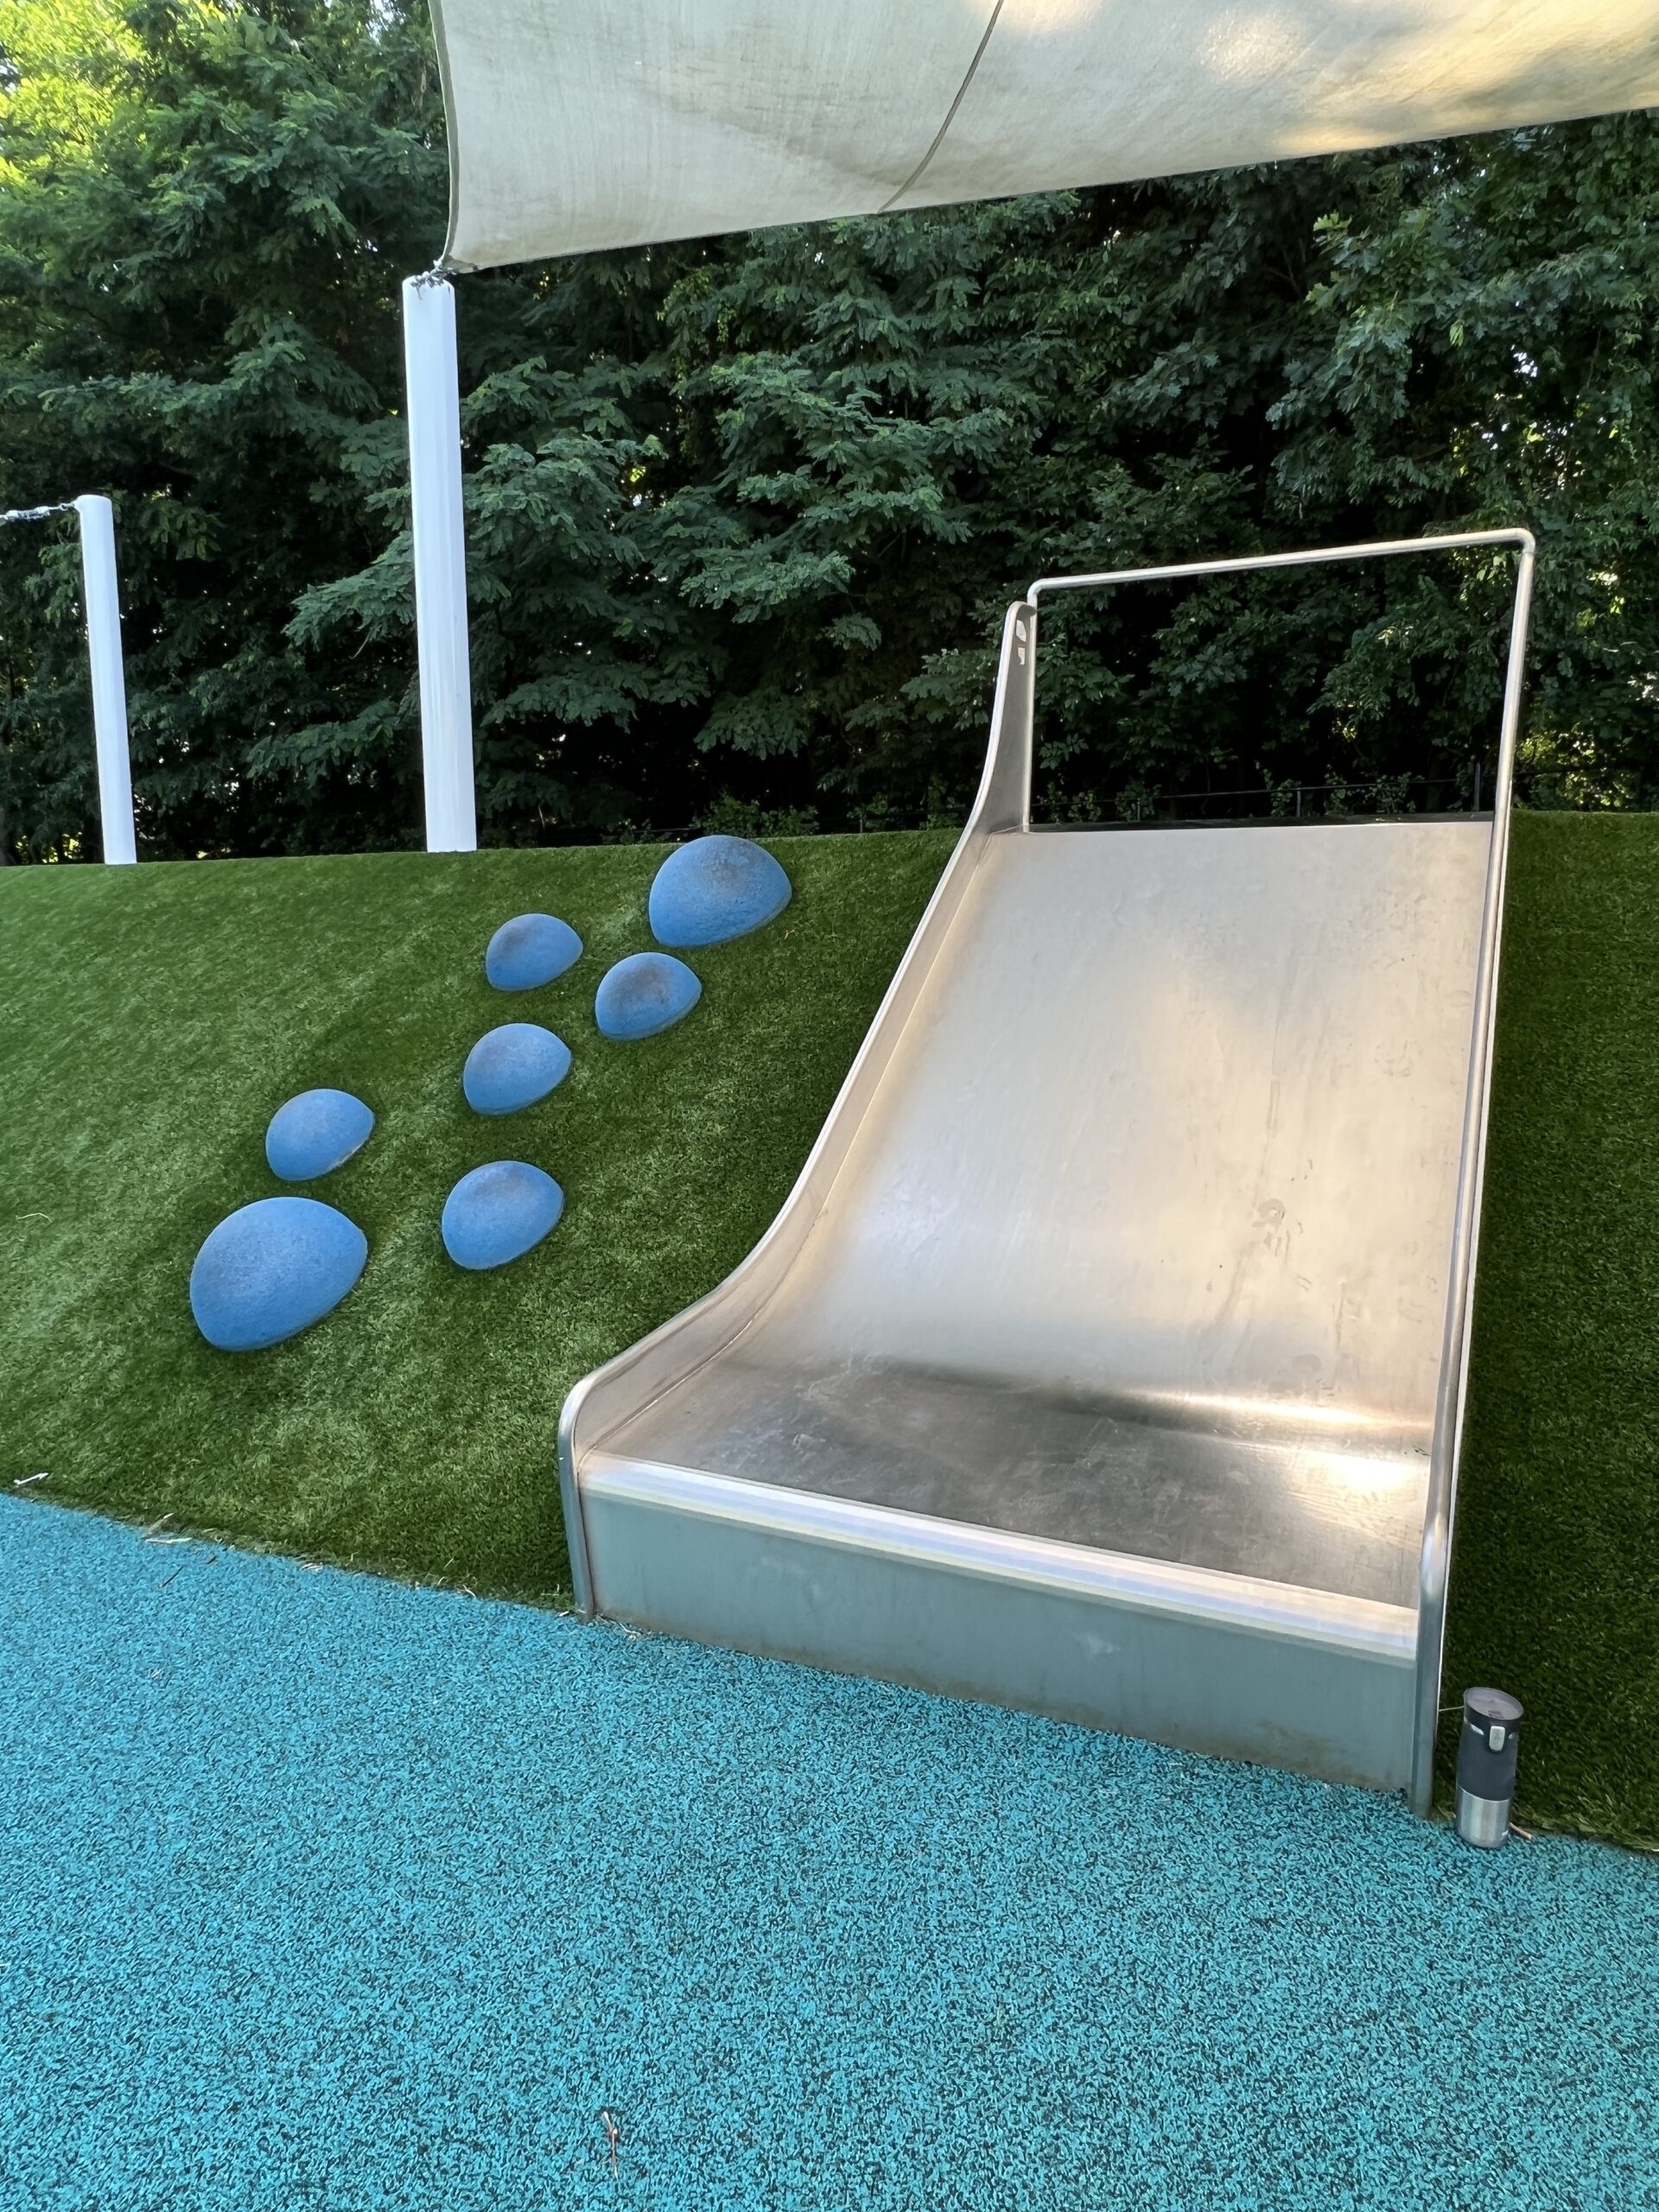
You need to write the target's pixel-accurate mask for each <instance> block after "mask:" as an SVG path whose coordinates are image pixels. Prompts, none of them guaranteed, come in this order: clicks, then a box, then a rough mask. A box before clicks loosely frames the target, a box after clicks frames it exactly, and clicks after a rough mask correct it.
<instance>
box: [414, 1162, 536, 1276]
mask: <svg viewBox="0 0 1659 2212" xmlns="http://www.w3.org/2000/svg"><path fill="white" fill-rule="evenodd" d="M563 1211H564V1192H563V1191H562V1190H561V1189H560V1188H559V1186H558V1185H557V1184H556V1182H555V1181H554V1180H553V1178H552V1177H551V1176H550V1175H543V1173H542V1171H541V1169H540V1168H539V1167H531V1166H530V1165H529V1164H528V1162H526V1161H524V1160H491V1161H490V1163H489V1165H488V1166H486V1167H474V1170H473V1172H472V1173H471V1174H470V1175H463V1176H462V1177H461V1180H460V1182H459V1183H457V1184H456V1185H455V1187H454V1190H453V1191H451V1192H450V1193H449V1195H448V1198H446V1199H445V1200H444V1202H443V1249H444V1250H445V1251H446V1252H448V1255H449V1256H450V1258H451V1259H452V1260H453V1261H454V1263H455V1265H456V1266H457V1267H458V1268H504V1267H505V1265H506V1263H507V1262H508V1261H509V1260H516V1259H518V1258H519V1257H520V1256H521V1255H523V1254H524V1253H525V1252H528V1251H529V1250H530V1249H531V1247H532V1246H533V1245H537V1244H539V1243H541V1241H542V1239H543V1236H546V1235H547V1232H548V1230H550V1229H551V1228H552V1227H553V1226H554V1224H555V1223H556V1221H557V1220H558V1218H559V1216H560V1215H561V1214H562V1213H563Z"/></svg>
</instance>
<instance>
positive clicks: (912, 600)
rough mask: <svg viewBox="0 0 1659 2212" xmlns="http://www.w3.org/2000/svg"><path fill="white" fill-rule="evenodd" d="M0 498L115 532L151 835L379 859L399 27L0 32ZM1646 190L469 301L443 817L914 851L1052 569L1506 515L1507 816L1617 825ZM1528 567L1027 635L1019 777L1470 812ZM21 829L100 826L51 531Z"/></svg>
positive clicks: (69, 616) (595, 282)
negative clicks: (699, 827) (866, 831)
mask: <svg viewBox="0 0 1659 2212" xmlns="http://www.w3.org/2000/svg"><path fill="white" fill-rule="evenodd" d="M0 36H3V39H4V65H3V66H4V75H3V79H0V127H3V130H4V132H5V139H4V144H3V149H0V156H3V158H0V506H5V507H17V506H28V505H34V504H35V503H36V502H40V501H45V500H54V499H64V498H67V497H70V496H73V494H74V493H77V492H79V491H83V490H105V491H108V492H110V493H111V494H112V496H113V497H114V499H115V501H116V506H117V527H118V542H119V550H120V557H121V564H122V585H123V593H124V605H125V614H126V643H127V651H128V682H129V689H130V706H131V714H132V724H133V744H134V754H135V769H136V779H137V794H138V807H139V830H140V838H141V845H142V849H143V850H144V851H146V852H148V853H150V854H153V855H180V854H194V853H226V852H244V853H259V852H275V851H309V850H326V849H335V850H338V849H351V848H357V847H372V846H396V845H406V844H412V843H416V842H418V841H419V836H420V819H421V810H420V795H419V790H418V761H419V743H418V723H417V715H416V699H415V694H414V688H413V665H414V650H413V633H412V604H411V588H410V559H409V546H408V538H407V504H408V501H407V486H406V482H405V470H404V443H403V426H402V423H401V421H400V409H401V404H402V389H401V385H402V363H401V350H400V328H399V321H398V296H397V288H398V283H399V281H400V279H401V278H402V277H404V276H406V275H409V274H410V273H412V272H414V271H416V270H419V269H421V268H423V267H424V266H426V265H427V264H429V262H430V261H431V259H432V257H433V254H434V252H435V250H436V247H437V245H438V242H439V239H440V238H441V235H442V224H443V208H444V200H445V191H446V186H445V164H444V153H443V147H442V108H441V103H440V99H439V93H438V86H437V80H436V74H435V69H434V67H433V64H432V58H431V50H430V36H429V29H428V26H427V23H426V21H425V18H424V16H423V14H422V13H421V12H420V11H419V10H418V8H416V7H413V6H410V4H408V0H262V4H260V5H258V6H257V7H256V6H251V5H235V4H229V0H23V4H22V5H20V4H19V0H0ZM1656 200H1659V124H1656V119H1655V118H1653V117H1652V116H1633V117H1624V118H1611V119H1608V120H1605V121H1599V122H1592V123H1587V124H1572V125H1566V126H1560V127H1558V128H1552V129H1548V130H1526V131H1520V132H1515V133H1509V134H1504V135H1502V136H1498V137H1485V138H1480V139H1471V140H1462V141H1457V142H1452V143H1444V144H1439V145H1429V146H1419V147H1412V148H1407V149H1395V150H1392V151H1387V152H1383V153H1379V154H1370V155H1364V156H1350V157H1343V158H1338V159H1332V160H1327V161H1317V162H1293V163H1285V164H1281V165H1279V166H1276V167H1274V168H1263V169H1257V170H1246V171H1235V172H1230V173H1227V174H1224V175H1211V176H1200V177H1192V178H1185V179H1180V180H1177V181H1173V182H1168V183H1163V184H1158V185H1154V186H1144V187H1135V188H1114V189H1109V190H1101V191H1095V192H1088V193H1077V194H1051V195H1045V196H1042V197H1039V198H1035V199H1030V200H1018V201H1011V202H1001V203H991V204H988V205H982V206H975V207H957V208H945V209H942V210H938V211H935V212H932V213H924V214H918V215H901V216H890V217H887V218H884V219H880V220H879V221H878V220H870V221H856V222H843V223H834V224H828V225H823V226H815V227H811V228H799V227H797V228H791V229H784V230H777V231H770V232H757V233H753V234H750V235H747V236H740V237H733V238H721V239H713V240H706V241H702V242H698V243H694V244H690V245H674V246H670V247H665V248H658V249H652V250H649V251H643V250H642V251H636V252H632V253H618V254H604V255H595V256H590V257H586V258H584V259H582V260H575V261H569V262H563V263H550V264H544V265H537V266H532V267H526V268H523V269H518V270H507V271H502V272H499V273H495V274H490V275H483V276H474V277H467V278H464V279H462V280H461V282H460V288H459V289H460V294H461V344H462V353H463V362H462V378H463V386H464V389H465V391H466V393H467V397H466V401H465V409H464V412H465V423H466V433H467V512H468V542H469V558H470V564H471V583H470V588H471V594H472V607H473V656H474V663H473V664H474V685H475V694H476V720H477V734H478V761H479V795H480V823H481V835H482V836H483V837H484V838H485V840H486V842H496V843H515V842H545V841H551V840H565V839H569V838H573V837H575V838H594V837H603V838H609V837H618V836H623V837H626V836H639V835H644V834H646V833H647V832H649V831H652V830H664V829H675V828H679V827H682V826H685V825H687V824H690V823H694V822H696V823H728V824H731V825H733V826H758V827H760V828H761V829H767V828H781V827H811V826H814V825H817V826H822V827H824V828H840V827H846V826H849V825H858V824H863V823H882V822H908V821H918V820H923V819H929V818H935V819H941V820H945V819H951V818H954V817H956V815H957V813H958V812H959V811H960V810H961V808H962V807H963V804H964V802H965V799H966V798H967V796H968V795H969V792H970V791H971V788H972V785H973V780H974V778H975V774H976V768H977V763H978V758H979V754H980V752H981V749H982V741H983V733H984V727H985V719H986V710H987V706H988V697H989V689H990V682H991V675H992V669H993V663H994V651H995V635H996V632H997V629H998V626H999V619H1000V614H1001V608H1002V607H1003V606H1004V604H1005V603H1006V602H1007V600H1008V599H1009V598H1010V597H1012V596H1014V595H1015V594H1017V593H1018V592H1019V591H1020V589H1021V588H1023V587H1024V585H1025V584H1026V582H1027V581H1028V580H1029V579H1030V577H1031V576H1032V575H1034V574H1037V573H1039V572H1043V571H1054V570H1059V569H1077V568H1097V567H1101V566H1107V565H1111V566H1119V565H1125V564H1128V563H1136V562H1156V561H1165V560H1180V559H1190V558H1196V557H1199V556H1203V555H1205V554H1210V553H1226V552H1232V551H1245V550H1256V549H1274V548H1283V547H1290V546H1295V545H1299V544H1309V543H1336V542H1341V541H1344V540H1349V539H1353V538H1359V537H1372V536H1395V535H1398V536H1404V537H1414V536H1417V535H1420V534H1421V533H1422V532H1424V531H1428V530H1432V529H1449V528H1461V527H1465V526H1480V525H1489V524H1500V523H1510V522H1516V521H1523V522H1526V523H1528V524H1530V526H1531V527H1532V528H1533V529H1535V531H1537V532H1538V534H1539V537H1540V541H1541V556H1542V557H1541V575H1540V594H1539V604H1538V609H1537V619H1536V626H1535V645H1534V651H1533V656H1532V661H1531V695H1530V700H1529V721H1528V729H1527V737H1526V743H1525V750H1524V758H1523V764H1522V791H1523V794H1524V796H1525V797H1526V798H1528V799H1529V802H1530V803H1531V804H1541V805H1568V806H1580V807H1610V806H1611V807H1630V806H1642V805H1646V804H1649V802H1650V800H1651V798H1652V797H1653V793H1654V790H1655V787H1656V785H1659V746H1656V741H1655V737H1654V734H1653V731H1654V701H1655V691H1656V683H1659V550H1656V549H1659V530H1656V524H1659V516H1656V513H1655V508H1656V503H1659V451H1656V432H1659V406H1656V397H1655V392H1654V388H1653V372H1652V358H1653V346H1652V338H1651V331H1652V325H1653V322H1654V320H1655V310H1656V307H1659V226H1656V222H1655V217H1656V213H1659V207H1656ZM1509 584H1510V571H1509V566H1508V563H1507V561H1506V560H1504V559H1503V558H1497V559H1493V558H1490V557H1480V556H1460V557H1458V558H1455V559H1452V558H1445V557H1437V558H1436V559H1434V560H1433V561H1430V560H1424V561H1421V562H1412V563H1393V564H1389V566H1388V567H1387V568H1386V569H1383V568H1375V569H1365V570H1363V571H1351V572H1345V573H1342V574H1336V573H1329V574H1325V575H1320V576H1319V577H1318V578H1317V579H1315V578H1309V577H1300V578H1296V579H1294V580H1286V579H1282V578H1281V579H1273V580H1268V581H1265V582H1256V583H1253V584H1249V585H1244V584H1241V583H1237V582H1230V583H1219V584H1215V585H1211V586H1207V587H1203V588H1190V587H1189V588H1185V589H1182V590H1179V591H1178V590H1173V589H1170V590H1164V589H1155V590H1154V589H1143V590H1142V591H1141V592H1139V593H1138V594H1119V595H1118V596H1117V597H1116V598H1115V599H1114V600H1112V601H1109V602H1106V603H1101V604H1096V603H1093V602H1090V603H1087V604H1084V603H1077V604H1074V605H1071V606H1069V607H1065V609H1064V610H1060V611H1057V613H1055V615H1054V616H1053V617H1052V618H1049V617H1046V618H1045V622H1046V644H1045V652H1044V659H1043V685H1042V699H1043V725H1042V743H1043V751H1042V766H1041V768H1040V772H1039V784H1040V785H1041V787H1042V796H1043V803H1044V804H1045V806H1046V808H1047V809H1048V810H1050V811H1053V812H1058V813H1061V814H1065V815H1071V816H1087V815H1096V814H1097V815H1102V816H1108V817H1109V816H1112V815H1114V814H1127V815H1133V816H1139V815H1142V814H1145V813H1147V812H1148V811H1151V812H1156V811H1160V810H1171V809H1172V808H1175V809H1179V810H1182V811H1199V812H1202V811H1205V810H1217V809H1220V810H1228V809H1229V808H1234V807H1247V808H1249V809H1253V810H1260V809H1262V808H1263V807H1271V806H1280V807H1284V806H1288V805H1290V804H1294V803H1298V802H1297V799H1296V793H1297V791H1298V789H1299V787H1308V786H1334V787H1336V788H1335V790H1334V791H1326V792H1325V795H1324V796H1323V797H1315V796H1312V795H1310V794H1309V793H1308V792H1307V791H1304V792H1303V798H1302V801H1301V802H1300V803H1303V804H1308V805H1313V806H1326V807H1329V806H1338V807H1340V806H1351V807H1353V808H1355V809H1370V808H1372V807H1376V806H1383V807H1397V806H1400V805H1420V806H1435V805H1452V804H1466V803H1468V802H1469V801H1470V800H1471V798H1473V796H1474V792H1475V782H1474V779H1475V776H1476V773H1477V768H1478V766H1481V767H1482V768H1484V767H1486V766H1490V761H1491V744H1492V737H1493V734H1494V726H1495V717H1496V711H1497V693H1498V687H1499V683H1500V680H1501V672H1502V645H1503V614H1504V608H1505V604H1506V601H1507V594H1508V591H1509ZM1240 790H1244V791H1249V792H1250V793H1251V794H1252V796H1251V797H1250V798H1247V799H1243V800H1237V801H1235V800H1230V799H1227V798H1219V799H1217V798H1214V797H1213V795H1214V794H1216V793H1225V792H1230V791H1240ZM0 809H3V828H0V852H3V855H4V856H5V857H7V858H10V859H17V860H22V859H38V858H45V857H52V856H61V857H69V856H76V855H89V854H93V853H95V852H96V849H97V846H96V834H97V833H96V818H97V810H96V795H95V789H94V784H93V777H92V749H91V742H90V735H89V709H88V702H87V697H86V672H85V661H84V652H83V647H82V643H81V639H80V634H79V595H78V575H77V567H76V559H75V549H74V541H73V531H72V529H71V528H70V527H69V526H68V524H67V523H66V522H62V521H58V522H48V523H41V524H16V525H13V526H11V527H10V528H8V529H5V530H3V531H0Z"/></svg>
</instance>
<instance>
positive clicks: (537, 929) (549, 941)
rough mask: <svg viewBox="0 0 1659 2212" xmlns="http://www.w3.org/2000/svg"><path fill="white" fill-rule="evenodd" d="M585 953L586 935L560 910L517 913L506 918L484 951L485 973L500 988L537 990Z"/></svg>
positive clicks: (503, 989)
mask: <svg viewBox="0 0 1659 2212" xmlns="http://www.w3.org/2000/svg"><path fill="white" fill-rule="evenodd" d="M581 957H582V939H581V938H579V937H578V936H577V935H576V933H575V930H573V929H572V928H571V926H570V925H569V922H562V921H561V920H560V919H559V918H558V916H557V915H556V914H515V915H514V916H513V918H512V920H511V921H510V922H503V923H502V925H501V926H500V928H499V930H497V931H496V933H495V935H494V936H493V938H491V939H490V944H489V950H488V951H487V952H486V954H485V955H484V973H485V974H486V976H488V977H489V979H490V981H491V982H493V984H494V985H495V988H496V989H497V990H498V991H534V990H538V989H539V988H541V986H542V985H543V983H550V982H552V981H553V979H554V977H555V976H563V973H564V971H565V969H567V968H572V967H574V966H575V963H576V962H577V961H578V960H580V959H581Z"/></svg>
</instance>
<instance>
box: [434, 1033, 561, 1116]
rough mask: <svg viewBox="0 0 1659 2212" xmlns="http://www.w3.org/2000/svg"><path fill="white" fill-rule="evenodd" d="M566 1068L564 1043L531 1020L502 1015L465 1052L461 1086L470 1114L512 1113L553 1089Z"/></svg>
mask: <svg viewBox="0 0 1659 2212" xmlns="http://www.w3.org/2000/svg"><path fill="white" fill-rule="evenodd" d="M569 1072H570V1047H569V1046H568V1045H567V1044H566V1043H565V1041H564V1039H563V1037H556V1036H555V1035H554V1034H553V1032H552V1031H551V1030H550V1029H543V1028H542V1027H540V1026H539V1025H538V1024H537V1023H536V1022H534V1021H504V1022H503V1023H502V1025H501V1027H500V1028H499V1029H492V1030H490V1031H489V1032H488V1033H486V1035H484V1036H482V1037H480V1039H479V1040H478V1042H477V1044H476V1045H474V1047H473V1049H472V1051H471V1052H468V1053H467V1065H466V1066H465V1067H464V1068H463V1069H462V1070H461V1089H462V1090H464V1091H465V1092H466V1094H467V1104H468V1105H469V1106H470V1107H471V1108H472V1109H473V1110H474V1113H476V1114H516V1113H518V1110H519V1109H520V1108H521V1107H524V1106H533V1105H534V1104H535V1103H536V1101H537V1099H538V1098H545V1097H546V1096H547V1094H548V1092H549V1091H550V1090H557V1089H558V1086H559V1085H560V1084H562V1083H563V1081H564V1078H565V1077H566V1076H568V1075H569Z"/></svg>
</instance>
